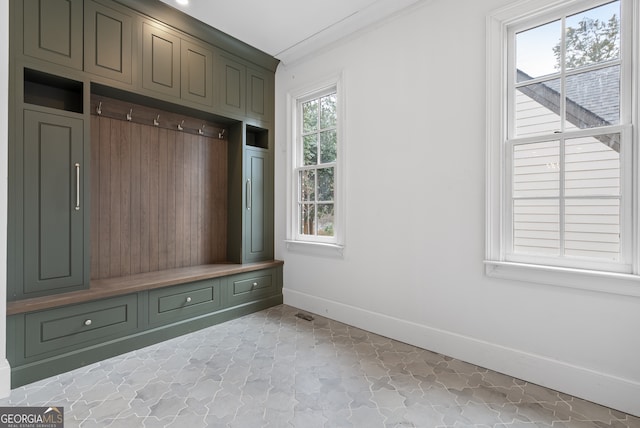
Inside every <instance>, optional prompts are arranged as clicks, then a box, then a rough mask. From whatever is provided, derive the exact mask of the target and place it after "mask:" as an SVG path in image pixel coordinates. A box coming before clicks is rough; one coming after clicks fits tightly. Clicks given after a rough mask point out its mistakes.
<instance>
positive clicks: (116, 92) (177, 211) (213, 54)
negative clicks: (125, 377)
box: [7, 0, 283, 387]
mask: <svg viewBox="0 0 640 428" xmlns="http://www.w3.org/2000/svg"><path fill="white" fill-rule="evenodd" d="M10 13H11V21H10V22H11V28H10V38H11V40H10V88H11V89H10V95H9V102H10V114H9V124H10V125H9V136H10V144H9V219H8V222H9V225H8V226H9V237H8V273H7V284H8V285H7V296H8V303H7V357H8V359H9V362H10V364H11V367H12V386H14V387H15V386H19V385H22V384H25V383H29V382H31V381H34V380H37V379H40V378H43V377H47V376H51V375H53V374H56V373H59V372H61V371H65V370H70V369H73V368H76V367H79V366H82V365H85V364H89V363H92V362H95V361H98V360H100V359H103V358H106V357H108V356H111V355H117V354H119V353H122V352H126V351H129V350H133V349H137V348H139V347H142V346H146V345H149V344H152V343H156V342H158V341H162V340H166V339H168V338H171V337H175V336H178V335H181V334H185V333H188V332H190V331H194V330H197V329H200V328H205V327H207V326H210V325H213V324H216V323H219V322H223V321H225V320H229V319H232V318H235V317H238V316H242V315H244V314H248V313H251V312H254V311H257V310H261V309H264V308H267V307H270V306H273V305H276V304H280V303H282V269H283V263H282V262H281V261H279V260H275V259H274V258H273V257H274V252H273V245H274V243H273V222H274V217H273V209H274V207H273V162H274V159H273V156H274V141H273V136H274V131H273V124H274V117H273V115H274V109H273V105H274V99H273V96H274V84H273V83H274V73H275V68H276V66H277V63H278V62H277V60H276V59H274V58H273V57H270V56H268V55H266V54H264V53H262V52H260V51H258V50H256V49H254V48H252V47H251V46H248V45H246V44H244V43H242V42H240V41H238V40H235V39H233V38H231V37H229V36H227V35H226V34H224V33H221V32H219V31H217V30H215V29H213V28H211V27H209V26H207V25H205V24H203V23H201V22H199V21H197V20H195V19H193V18H191V17H188V16H186V15H184V14H182V13H181V12H179V11H177V10H175V9H173V8H171V7H170V6H168V5H166V4H164V3H162V2H160V1H159V0H24V1H22V0H10Z"/></svg>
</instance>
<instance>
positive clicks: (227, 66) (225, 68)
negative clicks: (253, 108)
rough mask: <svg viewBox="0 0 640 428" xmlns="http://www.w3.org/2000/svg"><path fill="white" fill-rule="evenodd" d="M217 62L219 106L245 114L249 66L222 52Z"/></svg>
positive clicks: (240, 114)
mask: <svg viewBox="0 0 640 428" xmlns="http://www.w3.org/2000/svg"><path fill="white" fill-rule="evenodd" d="M217 62H218V88H219V89H218V91H217V97H218V98H217V104H218V107H219V108H220V109H222V110H224V111H227V112H229V113H234V114H237V115H239V116H244V114H245V109H246V91H247V67H246V66H245V65H244V64H242V63H240V62H239V61H236V60H234V59H233V58H232V57H231V56H229V55H225V54H221V55H220V56H219V59H218V61H217Z"/></svg>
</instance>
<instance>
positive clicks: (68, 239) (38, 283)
mask: <svg viewBox="0 0 640 428" xmlns="http://www.w3.org/2000/svg"><path fill="white" fill-rule="evenodd" d="M83 135H84V129H83V121H82V119H78V118H75V117H68V116H65V115H62V114H61V115H57V114H50V113H43V112H38V111H32V110H25V111H24V145H23V159H24V161H23V164H24V165H23V166H22V171H21V175H22V180H23V186H24V198H23V201H24V202H23V204H24V205H23V217H24V219H23V221H24V225H23V230H24V232H23V239H24V242H23V251H24V257H23V269H22V272H23V275H22V276H23V280H22V287H14V292H15V294H16V295H17V297H32V296H33V297H36V296H40V295H44V294H51V293H55V292H57V291H71V290H75V289H78V288H84V285H85V283H86V280H85V276H86V275H85V274H86V272H85V271H86V266H85V261H86V260H85V246H86V244H87V241H88V239H87V236H86V235H85V219H86V212H87V206H86V204H85V198H84V195H85V194H86V193H85V190H86V186H85V183H86V180H85V178H84V177H85V176H86V172H85V166H86V165H84V164H83V163H84V155H85V153H84V137H83ZM18 288H21V289H18Z"/></svg>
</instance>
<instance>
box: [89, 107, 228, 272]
mask: <svg viewBox="0 0 640 428" xmlns="http://www.w3.org/2000/svg"><path fill="white" fill-rule="evenodd" d="M137 108H140V107H137ZM91 137H92V140H91V162H92V168H91V171H92V176H91V180H92V181H91V188H92V212H91V258H92V259H91V279H106V278H115V277H120V276H127V275H135V274H139V273H145V272H155V271H160V270H166V269H174V268H183V267H189V266H196V265H203V264H211V263H221V262H225V261H226V260H227V254H226V247H227V140H220V139H217V138H212V137H210V136H206V135H204V136H202V135H193V134H189V133H185V132H180V131H178V130H172V129H162V128H158V127H155V126H153V125H143V124H138V123H133V122H129V121H126V120H119V119H113V118H109V117H105V116H96V115H94V116H92V120H91Z"/></svg>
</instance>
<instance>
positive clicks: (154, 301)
mask: <svg viewBox="0 0 640 428" xmlns="http://www.w3.org/2000/svg"><path fill="white" fill-rule="evenodd" d="M221 307H222V299H220V283H219V280H207V281H199V282H196V283H192V284H185V285H178V286H175V287H169V288H161V289H158V290H153V291H150V292H149V323H150V324H163V323H167V322H174V321H180V320H183V319H186V318H190V317H193V316H196V315H202V314H206V313H209V312H213V311H216V310H218V309H220V308H221Z"/></svg>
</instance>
